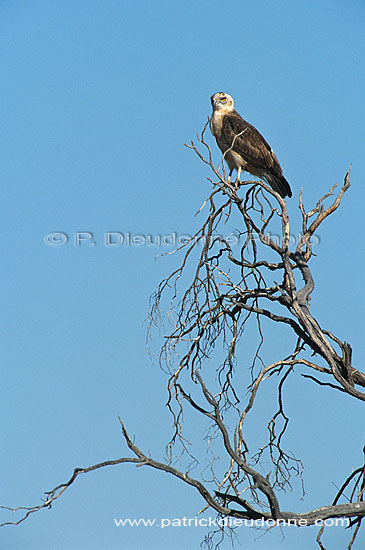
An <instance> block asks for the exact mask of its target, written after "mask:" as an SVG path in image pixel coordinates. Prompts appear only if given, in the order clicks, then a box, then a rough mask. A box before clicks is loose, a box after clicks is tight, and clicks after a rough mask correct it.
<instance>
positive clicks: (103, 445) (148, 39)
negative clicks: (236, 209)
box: [0, 0, 365, 550]
mask: <svg viewBox="0 0 365 550" xmlns="http://www.w3.org/2000/svg"><path fill="white" fill-rule="evenodd" d="M364 15H365V7H364V4H363V3H362V2H360V0H357V1H355V0H348V1H344V0H343V1H339V0H331V1H329V0H320V1H319V2H318V1H313V0H307V2H305V3H303V2H298V1H296V0H294V1H293V0H291V1H289V0H282V1H280V2H264V1H262V0H255V1H245V0H242V1H232V2H229V3H224V2H218V1H216V0H209V2H208V1H205V0H203V1H200V2H196V3H195V2H191V1H185V2H176V1H166V2H163V1H159V0H157V1H154V2H148V1H146V0H143V1H140V2H136V3H131V2H125V1H112V0H106V1H104V2H101V1H93V0H88V1H86V0H79V1H78V2H72V1H68V0H61V1H60V2H45V1H37V0H32V1H31V2H24V1H12V2H10V1H6V0H4V1H3V2H1V4H0V25H1V33H0V66H1V73H2V86H1V98H2V101H1V103H0V117H1V129H0V132H1V152H2V163H1V181H2V183H1V201H0V208H1V220H2V231H1V234H0V240H1V247H2V256H3V267H2V270H1V274H2V285H1V288H2V292H1V310H2V316H1V324H2V327H1V341H2V397H1V405H0V407H1V409H0V411H1V414H0V418H1V424H2V429H1V433H2V449H3V452H2V453H1V459H0V460H1V472H2V480H1V487H2V490H1V499H0V501H1V502H0V503H1V504H6V505H9V506H18V505H34V504H36V503H37V502H39V499H40V498H41V497H42V496H43V494H42V493H43V492H44V491H47V490H50V489H51V488H53V487H54V486H55V485H57V484H58V483H60V482H62V481H65V480H66V479H68V477H69V476H70V474H71V472H72V470H73V468H74V467H77V466H78V467H80V466H88V465H91V464H93V463H96V462H98V461H101V460H105V459H112V458H117V457H119V456H122V455H128V451H126V449H125V446H124V443H123V442H122V439H121V436H120V429H119V425H118V421H117V415H118V414H120V415H121V416H122V417H123V419H124V420H125V422H126V425H127V428H128V429H129V431H130V433H131V434H134V435H135V436H136V441H137V443H139V444H140V446H141V447H142V448H143V449H145V450H146V451H147V450H149V451H151V453H152V454H153V455H154V456H155V457H156V458H162V457H163V455H164V445H165V443H166V441H167V440H168V438H169V436H170V433H171V432H170V426H171V418H170V416H169V415H168V412H167V410H166V407H165V406H164V403H165V401H166V377H165V375H164V373H163V372H162V371H161V370H160V369H159V368H158V366H156V365H155V366H154V365H152V364H151V361H150V358H149V356H148V354H147V350H146V346H145V337H146V326H145V325H143V321H144V319H145V318H146V315H147V311H148V300H149V296H150V295H151V294H152V292H153V291H154V289H155V288H156V286H157V284H158V282H159V281H160V280H161V279H162V278H163V277H164V276H165V275H166V274H168V273H169V272H170V271H171V270H172V269H173V268H174V267H176V265H177V262H178V259H177V258H176V256H167V257H159V258H157V259H156V255H157V254H159V253H161V252H166V251H169V250H170V248H168V247H158V246H114V247H110V246H109V247H107V246H105V244H104V239H105V233H106V232H108V231H118V232H121V233H123V234H126V233H128V232H129V233H130V234H131V235H137V234H138V235H147V234H150V235H164V234H172V233H173V232H177V233H180V234H181V233H184V234H192V233H193V231H194V229H196V228H197V227H198V225H197V224H198V223H199V220H197V219H196V218H194V213H195V212H196V210H197V209H198V208H199V207H200V205H201V204H202V202H203V200H204V199H205V197H206V196H207V194H208V193H209V190H210V184H209V182H208V181H207V177H208V176H210V174H209V172H208V170H207V168H206V167H205V166H204V165H203V164H201V163H200V162H199V161H198V160H197V158H196V157H195V156H194V155H193V154H192V153H191V152H190V151H189V150H187V149H186V148H185V147H184V143H185V142H188V141H190V140H191V139H194V137H195V135H196V133H197V132H198V131H200V130H201V129H202V127H203V125H204V123H205V122H206V120H207V117H208V115H209V114H210V101H209V97H210V95H211V94H212V93H214V92H216V91H221V90H223V91H227V92H228V93H230V94H232V95H233V96H234V98H235V99H236V107H237V110H238V111H239V112H240V113H241V114H242V116H244V118H246V119H247V120H248V121H250V122H251V123H253V124H254V125H255V126H256V127H257V128H258V129H259V130H260V131H261V132H262V133H263V134H264V136H265V137H266V139H267V140H268V141H269V143H270V144H271V145H272V146H273V147H274V149H275V151H276V153H277V155H278V157H279V160H280V162H281V164H282V166H283V169H284V173H285V175H286V177H287V179H288V180H289V181H290V183H291V186H292V189H293V198H292V199H291V200H290V203H289V212H290V215H291V217H292V223H293V227H298V228H299V227H300V226H299V216H298V208H297V202H298V195H299V189H300V188H301V187H303V188H304V203H305V205H306V206H308V207H312V206H314V204H315V202H316V200H317V199H318V198H319V196H321V195H322V194H324V193H325V192H326V191H327V190H328V189H329V187H330V186H331V185H333V183H335V182H341V181H342V179H343V177H344V175H345V173H346V171H347V168H348V166H349V164H350V163H353V170H352V186H351V188H350V190H349V192H348V193H347V194H346V196H345V198H344V200H343V204H342V206H341V210H340V211H339V212H338V213H337V214H336V215H335V216H333V217H332V218H331V219H330V220H328V223H326V224H325V226H323V227H322V228H321V231H320V238H321V241H320V245H319V246H318V251H317V254H318V255H317V257H316V258H313V263H312V268H313V274H314V276H315V280H316V285H317V288H316V290H315V293H314V296H313V301H312V307H313V311H314V312H315V313H316V314H317V315H318V319H319V320H320V322H321V323H322V324H323V325H324V326H326V327H327V328H329V329H331V330H332V331H333V332H334V333H335V334H337V335H338V336H339V337H340V338H342V339H343V340H345V341H349V342H350V343H351V344H352V346H353V350H354V364H355V365H358V366H359V368H360V369H361V363H360V358H361V357H362V356H363V352H364V341H363V318H362V309H363V306H364V303H363V288H362V282H363V281H362V272H363V267H364V266H363V260H362V257H363V256H362V254H363V249H364V244H363V243H364V240H363V228H362V224H361V221H362V217H363V204H364V199H365V193H364V183H363V174H362V171H363V170H362V163H363V160H364V139H363V128H364V123H365V112H364V99H363V97H364V89H365V72H364V34H363V32H364V31H363V28H364ZM209 140H210V143H211V144H212V145H213V146H214V143H213V140H212V138H211V136H209ZM214 150H215V155H216V157H215V158H216V161H217V162H218V160H219V155H218V152H217V150H216V148H214ZM296 224H297V225H296ZM298 231H299V229H298ZM52 232H61V233H63V234H66V235H67V238H68V239H69V240H68V242H67V243H65V244H64V245H59V246H50V245H47V244H46V243H45V237H46V235H48V234H50V233H52ZM76 232H90V233H92V234H93V242H95V243H96V244H95V245H93V246H91V245H90V244H89V243H88V242H82V243H81V244H80V245H79V246H75V244H74V239H75V233H76ZM156 338H157V337H156ZM155 343H156V345H158V343H159V342H158V339H157V340H156V342H155ZM300 387H301V391H302V393H301V394H300V395H298V394H297V395H296V397H295V399H294V398H292V399H291V398H290V395H289V392H288V400H289V403H288V406H289V408H290V410H292V415H293V429H292V432H290V434H289V438H290V443H291V444H292V446H293V449H295V452H296V454H297V455H298V456H300V457H301V458H303V459H304V461H305V465H306V468H307V469H306V480H307V490H308V494H307V496H306V498H305V500H304V502H303V503H298V504H297V500H296V497H295V495H288V497H285V498H287V500H286V501H285V500H284V502H286V503H287V506H288V507H289V506H291V507H292V508H293V509H299V507H300V508H301V509H303V510H309V509H310V508H314V507H318V506H320V505H323V504H326V503H328V501H330V500H331V499H332V498H333V495H334V494H335V487H334V485H333V483H336V484H338V485H339V484H340V483H341V482H342V481H343V479H344V478H345V477H346V475H347V474H348V473H349V472H350V471H351V468H352V467H358V466H359V464H360V463H361V460H362V456H361V448H362V443H363V433H360V432H361V430H363V428H361V429H360V427H359V424H358V423H356V425H354V423H353V422H352V421H351V418H352V417H356V418H359V415H360V414H361V411H360V406H361V404H359V403H357V402H355V400H352V399H351V398H349V397H347V398H344V397H343V396H342V395H337V394H336V395H334V394H333V392H330V391H326V390H319V389H318V387H313V385H312V384H311V383H310V382H309V381H302V380H301V381H300ZM292 389H293V391H294V390H296V388H295V386H294V384H293V387H292ZM318 415H319V416H320V418H323V419H324V420H325V429H322V423H321V422H320V423H318ZM329 417H331V422H328V419H329ZM294 420H295V423H294ZM308 426H310V427H311V428H310V429H309V428H308ZM197 429H198V428H197ZM338 434H340V436H339V435H338ZM197 436H199V432H197ZM313 441H315V447H316V448H318V452H317V454H315V453H313ZM283 498H284V497H283ZM201 507H202V502H201V499H200V498H199V496H198V495H197V494H195V493H194V492H193V491H192V490H191V489H190V488H189V487H185V486H184V485H183V484H182V483H180V482H179V481H178V480H175V479H171V478H170V477H169V476H167V475H163V474H162V473H160V472H154V471H151V470H147V469H143V468H138V469H136V468H134V467H133V466H128V465H125V466H119V467H114V468H109V469H105V470H102V471H99V472H95V473H91V474H88V475H86V476H84V477H83V478H82V479H79V481H78V482H77V483H76V484H75V485H74V486H73V487H72V488H71V489H70V490H69V491H68V492H67V493H65V494H64V496H63V497H62V499H60V500H59V501H58V502H57V503H55V505H54V506H53V508H52V510H47V511H42V512H40V513H39V514H35V515H34V516H33V517H32V518H31V519H29V520H27V521H26V522H25V523H23V524H22V525H21V526H19V527H10V528H5V529H2V530H1V531H0V544H1V546H2V547H3V548H6V549H11V550H20V549H22V550H23V549H24V548H27V550H35V549H37V550H45V549H48V548H53V549H55V550H66V549H67V550H106V549H108V550H109V549H110V550H117V549H123V550H129V549H132V548H146V549H151V550H154V549H159V550H165V549H166V550H167V549H170V548H172V547H173V548H176V549H178V550H180V549H181V550H182V549H186V548H198V547H199V543H200V541H201V540H202V538H203V537H204V534H205V533H204V530H203V529H183V528H181V529H172V528H171V529H170V530H168V529H166V530H164V531H161V530H160V529H152V528H151V529H147V528H146V529H143V528H140V529H132V528H129V529H128V528H124V529H122V528H116V527H115V526H114V525H113V518H114V517H131V518H133V517H147V518H154V517H182V516H186V517H194V516H195V514H196V513H197V511H198V510H200V508H201ZM284 507H285V506H284ZM259 535H260V533H257V532H252V531H250V530H248V529H246V530H244V531H241V533H240V541H241V543H242V546H241V547H243V548H245V547H247V545H248V544H250V545H252V546H250V548H251V547H252V548H255V549H256V548H257V549H258V550H262V549H267V548H270V549H276V548H280V549H283V550H285V549H291V548H292V547H293V544H295V546H296V548H298V549H300V550H301V549H302V548H303V549H304V548H308V547H309V546H310V545H312V546H313V547H314V539H315V535H316V532H315V531H314V530H313V529H310V528H308V529H307V530H306V531H305V532H302V531H301V534H300V535H299V534H298V531H297V530H295V531H294V530H290V529H286V530H285V532H284V533H283V534H282V533H280V531H275V532H273V533H270V534H267V535H265V536H264V537H261V538H258V539H257V537H259ZM283 535H284V536H285V538H284V540H283ZM348 536H349V535H348V533H344V532H342V531H339V530H336V531H335V530H332V531H331V532H330V530H328V533H327V541H328V542H331V541H332V542H333V541H335V540H336V541H338V542H337V543H338V544H340V543H341V544H342V546H341V547H345V542H346V540H347V539H348ZM361 536H362V540H363V541H364V534H362V535H361V534H360V536H359V547H361V546H360V544H361ZM255 539H257V540H256V542H255V544H253V540H255ZM25 541H26V542H25ZM312 546H311V547H312ZM222 547H223V548H224V549H225V548H230V543H228V542H227V543H224V544H223V546H222ZM337 547H339V546H337ZM238 548H240V546H238Z"/></svg>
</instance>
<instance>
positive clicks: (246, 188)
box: [3, 128, 365, 548]
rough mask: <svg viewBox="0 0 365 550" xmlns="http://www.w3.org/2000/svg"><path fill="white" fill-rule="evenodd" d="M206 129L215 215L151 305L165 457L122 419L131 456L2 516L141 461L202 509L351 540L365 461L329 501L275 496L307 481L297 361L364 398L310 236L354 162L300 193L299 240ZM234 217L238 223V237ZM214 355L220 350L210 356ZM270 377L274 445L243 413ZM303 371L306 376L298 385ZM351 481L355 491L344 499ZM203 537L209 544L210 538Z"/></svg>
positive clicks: (360, 511)
mask: <svg viewBox="0 0 365 550" xmlns="http://www.w3.org/2000/svg"><path fill="white" fill-rule="evenodd" d="M204 132H205V128H204V130H203V132H202V134H201V135H200V136H198V141H199V145H198V146H197V145H196V144H194V143H193V142H192V143H191V145H189V147H190V148H191V149H192V150H193V151H194V152H195V153H196V154H197V155H198V157H199V158H200V159H201V160H202V161H203V162H204V163H205V164H207V165H208V166H209V168H210V170H211V171H212V174H213V176H212V177H213V179H211V180H210V181H211V184H212V186H213V189H212V191H211V193H210V195H209V197H208V198H207V199H206V201H205V202H204V204H203V206H202V207H201V209H200V210H199V215H202V212H204V211H207V214H206V217H205V219H204V222H203V223H202V225H201V227H200V229H199V230H198V231H197V232H196V234H195V235H194V237H193V238H192V239H190V240H187V241H186V242H184V243H183V244H181V246H180V247H179V248H178V249H177V250H176V251H175V252H176V253H181V254H182V260H181V263H180V266H179V267H178V268H177V269H176V270H175V271H174V272H173V273H172V274H171V275H169V276H168V277H167V278H166V279H164V280H163V281H162V282H161V284H160V285H159V287H158V289H157V291H156V293H155V294H154V296H153V298H152V303H151V315H150V320H151V328H152V329H153V327H154V326H155V325H157V326H161V321H162V318H163V316H164V315H165V313H166V318H167V319H168V322H169V326H170V330H169V333H168V335H167V336H165V337H164V344H163V347H162V350H161V353H160V355H159V357H160V361H161V364H162V365H163V366H164V367H165V368H166V369H168V372H169V377H168V402H167V405H168V408H169V410H170V412H171V414H172V419H173V433H172V437H171V439H170V441H169V443H168V445H167V451H168V452H167V455H168V460H166V461H165V462H160V461H156V460H154V459H152V458H151V457H150V456H147V455H146V454H145V453H144V452H142V450H141V449H140V448H139V447H138V446H137V445H136V444H135V443H134V441H133V440H132V438H131V437H130V436H129V435H128V432H127V430H126V428H125V426H124V424H123V422H122V420H121V419H120V423H121V427H122V435H123V437H124V439H125V441H126V444H127V446H128V447H129V449H130V451H131V452H132V454H133V455H134V456H133V457H131V458H128V457H125V458H119V459H116V460H111V461H106V462H103V463H100V464H95V465H93V466H90V467H88V468H76V469H75V470H74V472H73V475H72V476H71V478H70V479H69V480H68V481H67V482H66V483H63V484H61V485H58V486H57V487H55V488H54V489H53V490H52V491H50V492H48V493H47V498H46V500H45V501H44V502H42V503H41V504H40V505H38V506H34V507H31V508H25V507H21V508H17V509H16V510H18V511H20V512H23V514H22V516H21V517H20V518H19V519H18V520H17V521H14V522H5V523H3V525H7V524H9V523H13V524H14V523H15V524H18V523H21V522H22V521H24V520H25V519H26V518H27V517H29V515H31V514H32V513H34V512H37V511H38V510H40V509H42V508H46V507H49V506H50V505H51V504H52V503H53V502H54V501H55V500H56V499H57V498H59V497H60V496H61V495H62V493H63V492H64V491H65V490H66V489H67V488H68V487H69V486H70V485H71V484H72V483H74V481H75V480H76V479H77V477H78V476H79V475H80V474H83V473H87V472H90V471H92V470H96V469H98V468H103V467H105V466H109V465H116V464H121V463H134V464H136V465H138V466H151V467H152V468H156V469H159V470H163V471H165V472H168V473H170V474H173V475H174V476H176V477H177V478H179V479H180V480H181V481H183V482H184V483H187V484H189V485H191V486H192V487H194V488H195V489H196V490H197V491H198V492H199V493H200V495H201V497H202V501H203V503H204V507H203V510H202V511H204V510H206V509H210V510H213V511H214V512H215V513H216V514H217V516H218V517H219V518H227V517H229V518H234V519H236V520H238V521H239V520H262V521H264V522H265V525H269V526H275V525H282V524H288V523H289V524H295V525H298V526H301V527H303V528H304V527H305V526H309V525H315V524H317V523H316V522H318V520H322V521H324V520H327V519H329V518H348V520H349V525H350V526H351V527H352V528H353V529H352V538H351V540H350V542H349V548H352V546H353V543H354V541H355V538H356V535H357V533H358V530H359V528H360V525H361V522H362V519H363V517H364V516H365V502H364V490H365V464H362V465H359V466H358V467H357V468H356V465H353V464H349V470H351V469H352V472H351V474H349V475H348V477H347V479H346V480H344V482H343V484H342V486H341V487H340V489H339V490H338V492H337V494H335V495H334V497H333V501H332V502H330V503H328V504H327V505H325V506H321V507H320V508H316V509H315V510H311V511H308V512H306V513H297V512H294V511H293V512H292V511H283V510H282V506H281V503H280V498H279V494H278V493H279V492H280V491H285V490H286V489H288V488H290V487H291V483H292V478H293V476H298V477H299V479H301V476H302V469H303V468H302V463H301V460H300V459H299V458H296V457H294V456H293V455H292V454H291V453H289V452H287V451H286V449H285V433H286V430H287V426H288V422H289V418H288V417H287V415H286V413H285V407H284V402H283V387H284V384H285V383H286V380H287V379H288V378H289V377H290V376H298V371H299V374H300V375H301V376H303V377H306V378H309V379H310V380H312V381H313V382H314V383H317V384H320V385H323V386H327V387H329V388H331V389H333V390H336V391H341V392H343V393H346V394H347V395H348V397H349V399H350V398H355V399H357V400H360V401H365V393H364V391H362V390H361V388H364V387H365V374H364V373H363V372H361V371H359V370H358V369H356V368H355V367H354V366H353V365H352V353H351V346H350V344H348V343H347V342H342V341H341V339H340V338H338V337H337V336H336V335H335V334H333V333H332V332H331V331H330V330H329V328H324V327H322V326H321V325H320V324H319V322H318V320H317V319H316V318H315V317H314V316H313V314H312V312H311V307H310V300H311V295H312V293H313V290H314V279H313V276H312V272H311V269H310V261H311V258H312V256H313V250H312V242H313V239H314V238H315V236H316V232H317V230H318V228H319V227H320V226H321V224H322V223H324V222H325V220H326V218H327V217H328V216H329V215H331V214H332V213H334V212H335V211H336V209H337V208H338V207H339V206H340V203H341V200H342V198H343V196H344V194H345V192H346V191H347V190H348V189H349V187H350V171H348V173H347V174H346V176H345V180H344V184H343V186H342V187H341V189H340V190H339V191H336V193H335V189H336V185H334V186H333V187H331V189H330V190H329V192H328V193H327V194H325V195H324V196H322V197H321V198H320V199H319V200H318V202H317V204H316V206H315V207H314V208H313V209H312V210H310V211H306V210H305V207H304V204H303V200H302V192H301V193H300V197H299V208H300V212H301V227H300V228H298V230H297V232H294V234H295V233H300V235H299V237H298V238H297V239H294V243H293V236H292V233H291V227H290V224H289V216H288V212H287V205H286V202H285V201H284V200H283V199H282V198H281V197H280V196H279V195H278V194H277V193H275V192H274V191H273V190H272V189H271V188H270V187H269V186H268V185H266V184H265V183H264V182H263V181H260V182H258V181H244V182H240V183H239V184H238V185H233V184H231V183H230V181H229V180H228V179H227V178H226V174H225V170H224V163H223V162H222V165H221V166H220V167H219V168H216V167H215V166H214V164H213V159H212V154H211V150H210V148H209V146H208V144H207V143H206V142H205V139H204ZM229 227H236V228H237V227H238V228H239V230H238V232H236V234H235V235H234V239H233V240H234V243H233V242H232V233H231V234H230V235H228V232H229ZM181 287H182V288H181ZM267 331H270V332H272V331H276V333H277V334H278V336H277V342H278V345H277V346H276V350H275V353H276V356H275V357H273V358H272V361H270V362H268V361H266V360H263V359H262V356H261V350H262V349H263V346H264V342H265V335H266V332H267ZM280 338H282V339H283V338H285V342H283V341H282V340H280ZM254 341H255V342H256V343H255V346H253V342H254ZM289 345H290V349H289V350H287V349H286V348H288V346H289ZM271 349H272V346H271ZM284 350H285V351H284ZM271 353H273V352H271ZM215 354H216V355H217V356H218V357H219V359H217V360H216V359H214V358H215ZM242 354H244V360H242ZM248 354H251V355H250V356H248ZM273 380H275V381H276V391H277V396H278V408H277V410H276V411H274V412H273V414H272V417H271V419H270V421H269V423H268V425H267V439H266V443H265V444H264V445H261V446H260V447H259V448H256V449H251V448H250V447H251V446H250V445H249V443H248V441H247V437H246V432H245V429H246V422H247V418H249V416H250V415H251V416H252V415H253V414H254V413H255V404H256V401H257V396H258V394H259V393H260V392H261V391H263V390H262V389H261V388H262V387H264V386H265V384H266V383H268V381H270V382H272V381H273ZM300 380H301V379H300V376H298V384H300V383H301V382H300ZM189 409H190V412H193V413H194V414H195V415H196V417H197V418H199V419H200V420H201V421H202V424H203V425H204V426H205V429H206V432H205V439H204V443H205V445H206V448H207V449H208V451H209V453H210V454H209V456H210V465H209V469H208V473H207V470H206V468H205V471H203V472H200V475H194V476H193V475H192V471H193V467H194V468H195V469H194V472H195V471H197V468H196V466H197V464H198V465H199V464H202V463H203V459H201V458H200V457H199V452H201V445H202V441H201V439H199V444H198V452H197V453H196V452H195V451H194V445H195V444H194V441H193V440H194V438H195V439H196V438H197V437H199V436H200V435H201V434H197V433H194V430H191V429H190V432H191V433H187V432H188V429H187V428H186V426H185V424H184V415H185V414H186V413H187V411H188V410H189ZM189 414H190V413H189ZM264 431H265V430H263V432H264ZM195 432H196V431H195ZM217 449H219V455H220V457H221V459H220V460H218V459H217V454H218V452H217ZM222 451H223V455H224V458H223V459H222ZM364 453H365V448H364ZM264 458H265V467H263V459H264ZM268 462H269V466H268V465H267V463H268ZM345 490H346V491H347V493H348V494H350V497H349V498H348V496H347V497H346V498H347V502H345V503H344V502H343V498H344V492H345ZM13 511H14V510H13ZM225 529H226V527H225V526H224V525H223V527H220V528H219V533H220V536H222V535H224V533H225ZM322 532H323V526H322V527H321V529H320V532H319V533H318V537H317V542H318V544H319V546H320V547H321V548H324V546H323V543H322V541H321V535H322ZM212 535H214V533H213V534H212ZM207 541H208V545H209V543H210V542H211V539H210V538H209V537H208V539H207Z"/></svg>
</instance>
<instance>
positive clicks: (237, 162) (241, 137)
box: [210, 92, 292, 198]
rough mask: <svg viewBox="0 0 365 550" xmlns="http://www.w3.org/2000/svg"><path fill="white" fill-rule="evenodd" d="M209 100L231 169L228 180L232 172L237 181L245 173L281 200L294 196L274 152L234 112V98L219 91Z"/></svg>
mask: <svg viewBox="0 0 365 550" xmlns="http://www.w3.org/2000/svg"><path fill="white" fill-rule="evenodd" d="M210 100H211V102H212V107H213V114H212V116H211V119H210V129H211V132H212V134H213V136H214V137H215V139H216V141H217V144H218V147H219V148H220V150H221V151H222V153H223V156H224V160H225V161H226V162H227V164H228V166H229V170H230V172H229V181H230V178H231V175H232V172H233V170H237V179H236V182H238V181H239V179H240V175H241V171H242V170H245V171H246V172H249V173H250V174H252V175H254V176H258V177H260V178H265V179H266V180H267V182H268V183H269V185H270V186H271V187H272V188H273V190H274V191H276V192H277V193H279V195H280V196H281V197H282V198H284V197H291V196H292V192H291V189H290V185H289V183H288V182H287V181H286V179H285V178H284V176H283V171H282V169H281V166H280V164H279V161H278V159H277V158H276V155H275V153H274V151H273V150H272V149H271V147H270V145H269V144H268V143H267V141H266V140H265V139H264V138H263V137H262V135H261V134H260V132H258V131H257V130H256V128H254V127H253V126H252V125H251V124H249V123H248V122H246V121H245V120H243V118H242V117H241V116H240V115H239V114H238V113H237V111H235V108H234V101H233V98H232V97H231V96H230V95H228V94H226V93H224V92H217V93H216V94H214V95H212V97H211V98H210Z"/></svg>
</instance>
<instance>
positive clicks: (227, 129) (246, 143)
mask: <svg viewBox="0 0 365 550" xmlns="http://www.w3.org/2000/svg"><path fill="white" fill-rule="evenodd" d="M241 132H243V133H242V134H241ZM239 134H241V135H239ZM235 136H237V137H236V139H235ZM221 140H222V141H223V140H224V146H225V147H226V150H227V149H229V148H230V147H232V143H233V141H234V144H233V151H235V152H236V153H238V154H239V155H241V156H242V157H243V158H244V160H245V161H246V162H247V163H248V164H249V165H250V166H252V167H253V168H256V169H258V170H268V171H269V172H272V173H273V174H274V175H275V176H281V175H282V173H283V172H282V169H281V166H280V164H279V161H278V160H277V158H276V156H275V154H274V152H273V151H272V149H271V147H270V145H269V144H268V143H267V141H266V140H265V139H264V137H263V136H262V135H261V134H260V132H258V130H256V128H255V127H254V126H252V125H251V124H250V123H249V122H246V120H244V119H243V118H242V117H241V116H240V115H239V114H238V113H237V112H236V111H232V113H230V114H228V115H225V116H224V117H223V120H222V132H221Z"/></svg>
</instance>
